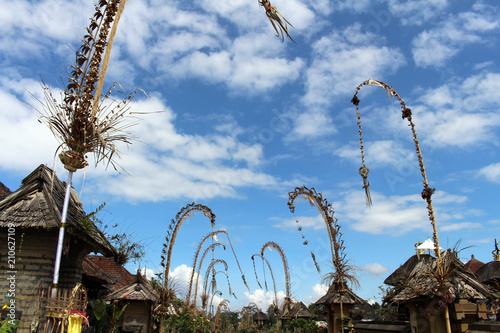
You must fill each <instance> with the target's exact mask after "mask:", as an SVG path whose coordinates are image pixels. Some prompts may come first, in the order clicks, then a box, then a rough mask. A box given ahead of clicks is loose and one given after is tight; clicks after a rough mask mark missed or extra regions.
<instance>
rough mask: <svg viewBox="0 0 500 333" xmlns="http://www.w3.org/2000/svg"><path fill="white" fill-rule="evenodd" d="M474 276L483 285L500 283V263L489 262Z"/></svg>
mask: <svg viewBox="0 0 500 333" xmlns="http://www.w3.org/2000/svg"><path fill="white" fill-rule="evenodd" d="M476 275H477V276H478V278H479V280H480V281H481V282H483V283H493V282H494V281H500V261H490V262H489V263H487V264H484V265H483V266H481V268H479V269H478V270H477V271H476Z"/></svg>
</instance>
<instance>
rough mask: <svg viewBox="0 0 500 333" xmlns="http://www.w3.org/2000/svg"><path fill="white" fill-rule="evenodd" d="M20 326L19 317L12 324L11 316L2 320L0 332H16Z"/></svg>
mask: <svg viewBox="0 0 500 333" xmlns="http://www.w3.org/2000/svg"><path fill="white" fill-rule="evenodd" d="M18 326H19V319H15V320H14V324H12V319H9V318H6V319H4V320H0V333H11V332H12V333H13V332H16V330H17V327H18Z"/></svg>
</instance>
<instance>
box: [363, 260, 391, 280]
mask: <svg viewBox="0 0 500 333" xmlns="http://www.w3.org/2000/svg"><path fill="white" fill-rule="evenodd" d="M360 269H361V270H362V271H363V272H366V273H368V274H370V275H372V276H379V277H380V276H382V275H383V274H385V273H387V272H388V271H389V268H388V267H386V266H384V265H381V264H379V263H377V262H373V263H368V264H365V265H363V266H361V267H360Z"/></svg>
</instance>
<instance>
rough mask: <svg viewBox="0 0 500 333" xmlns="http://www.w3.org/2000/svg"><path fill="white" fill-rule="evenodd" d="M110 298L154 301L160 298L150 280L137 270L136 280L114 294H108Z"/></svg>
mask: <svg viewBox="0 0 500 333" xmlns="http://www.w3.org/2000/svg"><path fill="white" fill-rule="evenodd" d="M106 298H107V299H109V300H122V299H123V300H129V301H153V302H156V301H157V300H158V299H159V296H158V294H157V293H156V291H154V289H153V287H151V284H150V283H149V281H148V280H147V279H146V278H145V277H144V276H142V274H141V273H140V272H139V271H137V274H136V275H135V279H134V281H132V283H131V284H130V285H128V286H125V287H123V288H121V289H119V290H117V291H115V292H113V293H112V294H109V295H108V296H106Z"/></svg>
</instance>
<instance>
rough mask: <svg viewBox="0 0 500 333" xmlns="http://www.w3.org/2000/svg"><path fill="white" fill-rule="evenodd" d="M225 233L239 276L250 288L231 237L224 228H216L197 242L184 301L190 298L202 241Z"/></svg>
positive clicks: (188, 300)
mask: <svg viewBox="0 0 500 333" xmlns="http://www.w3.org/2000/svg"><path fill="white" fill-rule="evenodd" d="M220 233H222V234H225V235H226V237H227V240H228V242H229V246H230V247H231V251H232V252H233V255H234V259H235V260H236V264H237V265H238V269H239V270H240V273H241V278H242V280H243V283H244V284H245V286H246V287H247V289H248V290H250V288H249V287H248V284H247V281H246V279H245V274H243V271H242V269H241V266H240V262H239V261H238V257H237V256H236V252H235V251H234V248H233V244H232V243H231V239H230V238H229V234H228V233H227V231H226V230H216V231H212V232H210V233H209V234H208V235H207V236H205V238H203V239H202V240H201V242H200V243H199V244H198V248H197V250H196V252H195V255H194V259H193V265H192V266H191V267H192V271H191V278H190V282H189V290H188V294H187V297H186V301H187V302H188V303H189V302H190V299H191V291H192V287H193V279H194V273H195V269H196V264H197V261H198V255H199V254H200V251H201V248H202V246H203V243H205V242H206V241H207V240H208V239H210V238H212V239H213V237H214V236H216V235H217V234H220Z"/></svg>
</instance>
